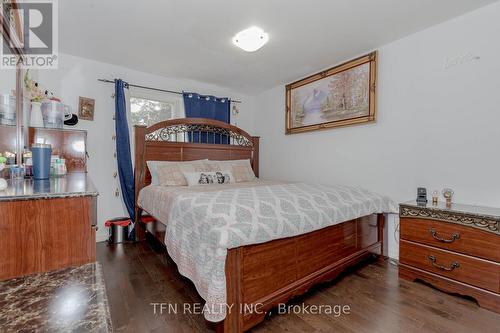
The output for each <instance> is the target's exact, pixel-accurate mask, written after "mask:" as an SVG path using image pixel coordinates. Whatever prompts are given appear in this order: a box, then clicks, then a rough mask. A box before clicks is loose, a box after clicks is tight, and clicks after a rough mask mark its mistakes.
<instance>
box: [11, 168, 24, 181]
mask: <svg viewBox="0 0 500 333" xmlns="http://www.w3.org/2000/svg"><path fill="white" fill-rule="evenodd" d="M10 179H11V180H19V179H24V169H23V167H22V166H20V165H11V166H10Z"/></svg>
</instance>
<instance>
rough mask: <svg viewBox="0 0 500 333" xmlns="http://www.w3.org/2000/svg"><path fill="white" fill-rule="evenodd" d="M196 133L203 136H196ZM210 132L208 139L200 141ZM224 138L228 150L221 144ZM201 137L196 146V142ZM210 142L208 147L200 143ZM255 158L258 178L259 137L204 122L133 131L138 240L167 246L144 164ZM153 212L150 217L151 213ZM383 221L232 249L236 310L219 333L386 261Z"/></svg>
mask: <svg viewBox="0 0 500 333" xmlns="http://www.w3.org/2000/svg"><path fill="white" fill-rule="evenodd" d="M194 133H198V135H197V136H196V135H193V134H194ZM200 133H210V135H205V136H203V135H200ZM218 136H225V137H228V138H229V139H230V140H229V144H216V143H214V142H215V141H216V139H215V138H217V137H218ZM190 138H191V139H192V138H197V140H198V142H191V141H192V140H190ZM202 138H204V140H205V141H210V140H212V142H200V141H201V140H202ZM204 158H208V159H212V160H235V159H250V161H251V165H252V168H253V170H254V172H255V174H256V176H259V137H255V136H250V135H249V134H248V133H246V132H245V131H243V130H241V129H240V128H238V127H235V126H232V125H229V124H226V123H223V122H219V121H215V120H210V119H202V118H186V119H175V120H168V121H163V122H160V123H157V124H155V125H152V126H150V127H145V126H135V214H136V215H135V216H136V217H137V218H136V222H137V223H136V230H137V232H136V235H137V238H138V240H143V239H144V238H145V232H148V233H150V234H152V235H153V236H155V237H156V238H157V239H158V240H159V241H160V242H161V243H162V244H163V242H164V236H165V227H164V225H163V224H162V223H160V222H152V223H146V224H145V223H143V222H142V221H141V217H142V213H143V210H142V209H141V207H139V206H138V204H137V197H138V193H139V191H140V190H141V189H142V188H143V187H144V186H146V185H148V184H150V183H151V175H150V173H149V170H148V169H147V165H146V161H148V160H157V161H158V160H164V161H189V160H197V159H204ZM146 213H147V212H146ZM383 229H384V215H383V214H378V215H377V214H373V215H369V216H364V217H360V218H358V219H354V220H351V221H347V222H344V223H341V224H338V225H334V226H331V227H327V228H324V229H321V230H317V231H314V232H310V233H307V234H304V235H299V236H295V237H290V238H284V239H279V240H274V241H270V242H267V243H263V244H256V245H247V246H242V247H238V248H234V249H230V250H228V254H227V259H226V284H227V292H226V293H227V303H228V304H229V305H231V306H233V307H232V309H233V310H232V311H231V312H230V313H228V314H227V316H226V319H225V320H224V321H222V322H220V323H218V324H216V331H217V332H226V333H229V332H231V333H239V332H244V331H246V330H248V329H250V328H251V327H253V326H255V325H257V324H258V323H260V322H261V321H263V320H264V319H265V315H266V314H267V313H268V312H269V311H270V310H271V309H273V308H274V307H276V306H278V305H279V304H282V303H286V302H287V301H288V300H290V299H291V298H293V297H295V296H298V295H301V294H304V293H305V292H306V291H307V290H308V289H309V288H311V287H312V286H313V285H315V284H317V283H320V282H325V281H329V280H332V279H334V278H335V277H337V276H338V275H339V274H340V273H342V272H343V271H344V270H345V269H346V268H348V267H350V266H353V265H355V264H357V263H359V262H361V261H363V260H365V259H367V258H369V257H371V256H373V255H374V254H375V255H377V256H383V249H384V246H383Z"/></svg>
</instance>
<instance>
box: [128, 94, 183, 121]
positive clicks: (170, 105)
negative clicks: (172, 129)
mask: <svg viewBox="0 0 500 333" xmlns="http://www.w3.org/2000/svg"><path fill="white" fill-rule="evenodd" d="M177 109H178V102H176V101H158V100H154V99H149V98H143V97H130V122H131V125H132V126H133V125H146V126H151V125H153V124H155V123H157V122H160V121H164V120H168V119H172V118H175V117H176V115H177Z"/></svg>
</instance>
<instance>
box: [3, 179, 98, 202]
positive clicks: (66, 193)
mask: <svg viewBox="0 0 500 333" xmlns="http://www.w3.org/2000/svg"><path fill="white" fill-rule="evenodd" d="M7 184H8V187H7V188H6V189H5V190H3V191H0V201H17V200H36V199H53V198H71V197H83V196H92V197H95V196H97V195H98V194H99V193H98V192H97V189H96V188H95V186H94V184H93V183H92V181H91V180H90V177H89V176H88V174H86V173H69V174H67V175H66V176H64V177H54V178H50V179H46V180H33V179H20V180H7Z"/></svg>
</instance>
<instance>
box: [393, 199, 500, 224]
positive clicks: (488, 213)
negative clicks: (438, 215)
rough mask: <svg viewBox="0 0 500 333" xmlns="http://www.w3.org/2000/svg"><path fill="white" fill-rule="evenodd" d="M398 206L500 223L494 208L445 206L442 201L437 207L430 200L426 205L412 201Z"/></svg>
mask: <svg viewBox="0 0 500 333" xmlns="http://www.w3.org/2000/svg"><path fill="white" fill-rule="evenodd" d="M400 206H405V207H410V208H424V209H429V210H434V211H440V212H447V213H459V214H466V215H473V216H477V217H484V218H490V219H493V220H498V221H500V208H495V207H483V206H474V205H465V204H459V203H452V204H451V206H446V203H445V202H442V201H439V202H438V204H437V205H433V204H432V202H431V201H430V200H429V202H428V203H427V204H418V203H417V201H416V200H412V201H408V202H404V203H401V204H400Z"/></svg>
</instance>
